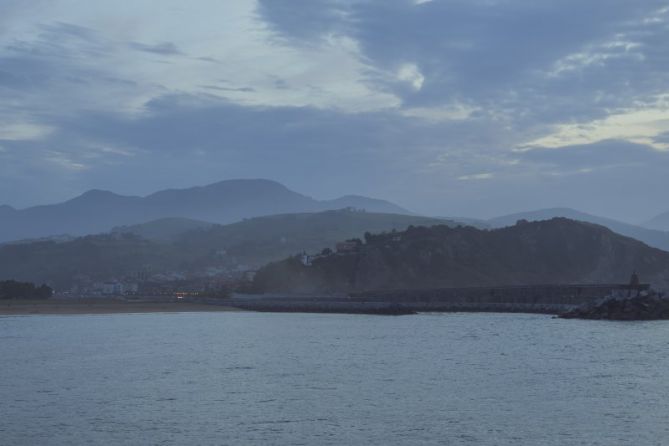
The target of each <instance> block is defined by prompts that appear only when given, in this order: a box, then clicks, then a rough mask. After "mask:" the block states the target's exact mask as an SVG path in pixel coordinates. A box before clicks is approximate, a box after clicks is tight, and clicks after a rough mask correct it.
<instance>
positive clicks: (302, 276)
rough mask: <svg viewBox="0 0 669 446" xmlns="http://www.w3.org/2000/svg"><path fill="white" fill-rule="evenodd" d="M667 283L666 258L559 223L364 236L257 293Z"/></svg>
mask: <svg viewBox="0 0 669 446" xmlns="http://www.w3.org/2000/svg"><path fill="white" fill-rule="evenodd" d="M634 270H636V271H638V272H639V274H640V275H641V277H643V278H644V279H645V280H648V281H651V282H653V283H654V284H656V285H658V286H667V285H668V284H669V253H668V252H664V251H661V250H659V249H655V248H650V247H648V246H646V245H644V244H643V243H641V242H638V241H636V240H633V239H631V238H627V237H623V236H620V235H618V234H615V233H613V232H612V231H610V230H609V229H607V228H604V227H602V226H597V225H594V224H590V223H583V222H577V221H574V220H568V219H565V218H555V219H552V220H547V221H540V222H534V223H528V222H520V223H519V224H517V225H515V226H511V227H506V228H502V229H496V230H479V229H476V228H472V227H448V226H444V225H438V226H433V227H431V228H428V227H410V228H408V229H407V230H406V231H403V232H396V233H386V234H377V235H372V234H367V235H366V237H365V243H364V244H361V245H360V247H359V249H358V250H357V251H355V252H353V253H343V254H333V255H329V256H323V257H320V258H317V259H314V260H313V262H312V264H311V265H304V264H303V263H302V262H300V261H299V260H298V259H295V258H291V259H287V260H284V261H281V262H277V263H273V264H270V265H268V266H266V267H265V268H263V269H261V270H260V271H259V272H258V274H257V275H256V277H255V280H254V287H255V290H256V291H258V292H281V291H282V292H347V291H353V290H356V291H358V290H375V289H376V290H378V289H411V288H439V287H464V286H489V285H494V286H496V285H532V284H568V283H602V282H612V283H615V282H622V281H625V280H626V279H627V277H629V274H630V273H631V271H634Z"/></svg>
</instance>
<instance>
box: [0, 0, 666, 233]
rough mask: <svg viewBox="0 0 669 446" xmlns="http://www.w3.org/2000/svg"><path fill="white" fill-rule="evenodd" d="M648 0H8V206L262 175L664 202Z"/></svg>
mask: <svg viewBox="0 0 669 446" xmlns="http://www.w3.org/2000/svg"><path fill="white" fill-rule="evenodd" d="M667 42H669V6H667V4H666V1H654V0H635V1H633V0H580V1H576V0H560V1H557V0H556V1H542V0H537V1H532V2H527V1H521V0H432V1H416V0H378V1H358V0H291V1H279V0H263V1H250V0H226V1H213V0H211V1H193V2H188V3H187V2H182V1H173V0H163V1H161V2H159V3H158V2H155V1H148V0H134V1H132V2H129V1H127V2H126V1H121V2H119V1H114V2H111V1H106V0H98V1H95V2H91V1H81V0H48V1H47V0H44V1H41V0H2V1H1V2H0V203H6V204H10V205H12V206H15V207H25V206H30V205H35V204H42V203H49V202H54V201H60V200H64V199H67V198H70V197H72V196H75V195H78V194H79V193H81V192H83V191H85V190H87V189H91V188H98V189H108V190H112V191H115V192H118V193H123V194H140V195H143V194H148V193H151V192H153V191H156V190H159V189H163V188H168V187H186V186H192V185H199V184H206V183H210V182H215V181H219V180H222V179H228V178H270V179H274V180H277V181H280V182H282V183H284V184H286V185H287V186H288V187H291V188H293V189H295V190H297V191H299V192H302V193H305V194H308V195H311V196H314V197H315V198H333V197H336V196H339V195H344V194H351V193H355V194H365V195H370V196H374V197H379V198H386V199H389V200H392V201H394V202H397V203H398V204H400V205H403V206H405V207H407V208H409V209H411V210H414V211H416V212H421V213H427V214H432V215H453V216H465V215H467V216H475V217H487V216H493V215H497V214H502V213H506V212H514V211H520V210H527V209H533V208H540V207H553V206H570V207H575V208H578V209H580V210H584V211H589V212H592V213H597V214H601V215H606V216H611V217H615V218H620V219H623V220H627V221H643V220H645V219H647V218H648V217H650V216H652V215H654V214H657V213H660V212H663V211H666V210H669V201H668V200H667V199H666V195H667V194H666V191H667V190H669V175H668V173H669V51H668V50H669V45H668V44H667Z"/></svg>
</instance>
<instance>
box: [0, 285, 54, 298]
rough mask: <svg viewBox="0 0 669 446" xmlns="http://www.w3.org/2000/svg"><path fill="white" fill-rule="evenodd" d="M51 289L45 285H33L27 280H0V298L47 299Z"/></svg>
mask: <svg viewBox="0 0 669 446" xmlns="http://www.w3.org/2000/svg"><path fill="white" fill-rule="evenodd" d="M52 294H53V290H52V289H51V288H50V287H48V286H46V285H41V286H35V284H33V283H29V282H17V281H15V280H5V281H0V300H6V299H48V298H50V297H51V295H52Z"/></svg>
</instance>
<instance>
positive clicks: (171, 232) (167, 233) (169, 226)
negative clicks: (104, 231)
mask: <svg viewBox="0 0 669 446" xmlns="http://www.w3.org/2000/svg"><path fill="white" fill-rule="evenodd" d="M212 226H214V223H209V222H206V221H200V220H192V219H190V218H160V219H158V220H152V221H149V222H146V223H140V224H138V225H129V226H115V227H114V228H112V230H111V232H112V233H120V234H133V235H136V236H138V237H141V238H144V239H147V240H158V241H170V240H175V239H177V238H178V237H179V236H181V235H183V234H185V233H187V232H191V231H197V230H205V229H209V228H211V227H212Z"/></svg>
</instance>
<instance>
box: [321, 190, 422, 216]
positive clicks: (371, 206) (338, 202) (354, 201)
mask: <svg viewBox="0 0 669 446" xmlns="http://www.w3.org/2000/svg"><path fill="white" fill-rule="evenodd" d="M321 206H322V209H323V210H328V209H344V208H354V209H365V210H367V211H371V212H379V213H384V214H409V213H410V212H409V211H407V210H406V209H404V208H401V207H399V206H397V205H396V204H393V203H391V202H389V201H385V200H379V199H376V198H368V197H363V196H360V195H345V196H343V197H341V198H337V199H334V200H325V201H322V202H321Z"/></svg>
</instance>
